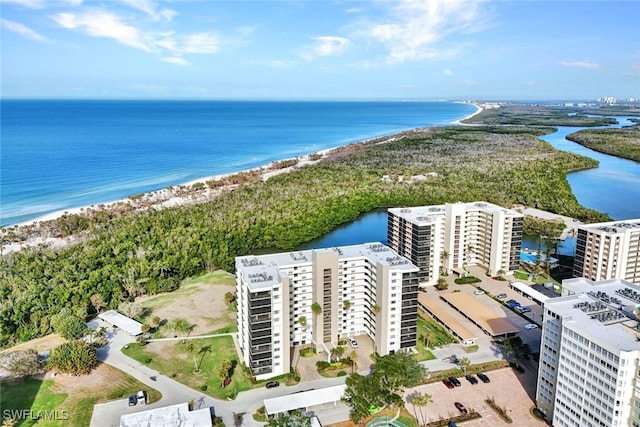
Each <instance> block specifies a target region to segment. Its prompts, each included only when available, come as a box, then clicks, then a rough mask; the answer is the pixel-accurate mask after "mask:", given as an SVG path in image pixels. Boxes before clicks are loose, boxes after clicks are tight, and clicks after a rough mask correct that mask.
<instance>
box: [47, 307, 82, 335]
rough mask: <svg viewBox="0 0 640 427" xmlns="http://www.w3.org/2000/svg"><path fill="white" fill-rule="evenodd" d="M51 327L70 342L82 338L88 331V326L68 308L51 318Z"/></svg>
mask: <svg viewBox="0 0 640 427" xmlns="http://www.w3.org/2000/svg"><path fill="white" fill-rule="evenodd" d="M51 326H53V330H54V331H55V332H56V333H57V334H58V335H60V336H61V337H63V338H65V339H68V340H72V339H76V338H80V337H81V336H83V335H84V334H85V333H86V331H87V325H86V324H85V323H84V322H83V321H82V319H80V318H79V317H78V316H76V315H75V314H73V313H72V312H71V310H70V309H68V308H64V309H62V310H60V312H59V313H58V314H54V315H53V316H52V317H51Z"/></svg>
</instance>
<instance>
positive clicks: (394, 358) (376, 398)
mask: <svg viewBox="0 0 640 427" xmlns="http://www.w3.org/2000/svg"><path fill="white" fill-rule="evenodd" d="M426 374H427V370H426V369H425V368H424V367H423V366H422V365H420V363H418V362H417V361H416V360H415V359H414V358H413V356H412V355H410V354H409V353H404V352H398V353H395V354H392V355H387V356H382V357H379V358H378V359H377V360H376V363H375V365H374V368H373V372H372V373H371V374H370V375H368V376H366V377H365V376H362V375H360V374H358V373H355V374H351V375H350V376H349V378H347V380H346V384H347V387H346V389H345V392H344V397H343V400H344V402H345V403H346V404H347V405H348V406H349V408H350V409H351V412H350V416H351V419H352V420H353V421H354V422H355V423H359V422H360V421H361V420H362V419H363V418H365V417H367V416H368V415H369V408H370V406H371V405H374V406H379V407H383V406H387V405H391V406H396V407H402V406H403V405H404V400H403V398H402V394H403V392H404V389H405V388H411V387H415V386H416V385H418V384H421V383H422V382H423V380H424V377H425V376H426Z"/></svg>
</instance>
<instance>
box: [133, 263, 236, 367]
mask: <svg viewBox="0 0 640 427" xmlns="http://www.w3.org/2000/svg"><path fill="white" fill-rule="evenodd" d="M227 292H235V276H234V275H232V274H229V273H226V272H224V271H216V272H214V273H209V274H206V275H204V276H200V277H197V278H195V279H192V280H187V281H186V282H184V283H183V284H182V285H181V286H180V289H178V290H176V291H174V292H170V293H166V294H161V295H154V296H150V297H141V298H139V299H138V300H137V302H139V303H140V304H141V305H142V306H143V307H145V308H148V309H150V310H151V312H150V313H149V314H148V315H147V316H146V319H147V321H148V319H151V318H152V317H153V316H158V317H159V318H160V319H161V321H162V322H163V323H164V324H165V325H164V326H161V327H160V330H159V334H158V335H159V336H162V337H167V338H170V337H174V336H181V335H182V334H181V333H180V332H177V331H173V330H171V329H170V327H169V326H168V324H169V323H170V322H171V321H173V320H175V319H178V318H181V319H185V320H186V321H187V322H188V323H189V325H191V326H192V328H191V330H190V331H189V332H188V335H189V336H197V335H209V334H211V333H213V332H214V331H216V330H219V329H221V328H229V327H230V328H233V330H234V331H235V329H236V328H235V324H236V313H235V312H234V311H231V310H229V307H228V306H227V303H226V302H225V300H224V296H225V294H226V293H227ZM174 345H175V342H152V343H149V344H148V345H147V350H149V351H152V352H154V353H156V354H159V355H163V354H165V353H166V352H167V351H169V347H171V346H174ZM175 357H178V358H186V357H187V355H186V354H176V355H175Z"/></svg>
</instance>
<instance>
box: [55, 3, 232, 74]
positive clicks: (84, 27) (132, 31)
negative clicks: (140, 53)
mask: <svg viewBox="0 0 640 427" xmlns="http://www.w3.org/2000/svg"><path fill="white" fill-rule="evenodd" d="M53 20H54V21H55V22H56V23H57V24H58V25H60V26H61V27H63V28H66V29H69V30H77V31H81V32H83V33H85V34H87V35H89V36H92V37H102V38H109V39H113V40H115V41H117V42H119V43H122V44H124V45H127V46H130V47H133V48H136V49H140V50H144V51H145V52H150V53H157V54H160V55H164V53H166V52H169V55H168V56H166V57H165V56H163V57H162V58H161V59H162V60H163V61H166V62H170V63H173V64H177V65H188V64H189V62H188V61H187V60H186V59H184V58H182V57H181V55H182V54H211V53H216V52H218V51H219V50H220V41H219V38H218V36H217V35H216V34H214V33H211V32H208V33H196V34H188V35H178V34H176V33H175V32H174V31H165V32H155V33H154V32H151V31H145V30H142V29H139V28H137V27H134V26H133V25H130V24H128V23H126V22H125V21H124V19H122V18H121V17H119V16H118V15H115V14H113V13H111V12H107V11H104V10H96V9H90V10H85V11H84V12H82V13H58V14H56V15H54V16H53Z"/></svg>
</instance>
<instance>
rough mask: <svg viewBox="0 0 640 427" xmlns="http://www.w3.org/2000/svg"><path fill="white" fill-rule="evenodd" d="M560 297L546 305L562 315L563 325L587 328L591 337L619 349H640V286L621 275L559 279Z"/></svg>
mask: <svg viewBox="0 0 640 427" xmlns="http://www.w3.org/2000/svg"><path fill="white" fill-rule="evenodd" d="M562 286H563V290H562V292H563V297H560V298H556V299H550V300H548V301H547V302H546V303H545V308H547V309H550V310H552V311H553V312H555V313H557V314H559V315H561V316H563V317H564V320H563V325H564V326H568V325H569V324H573V325H575V329H577V330H584V331H587V332H586V335H588V336H589V337H590V338H591V339H592V340H593V341H596V342H599V343H600V344H605V345H607V346H609V347H610V348H613V349H618V350H621V351H640V330H639V329H638V328H639V325H640V318H638V314H640V286H638V285H634V284H633V283H631V282H627V281H625V280H621V279H613V280H602V281H598V282H594V281H591V280H588V279H584V278H577V279H567V280H564V281H563V282H562Z"/></svg>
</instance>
